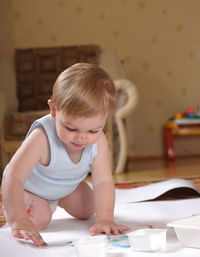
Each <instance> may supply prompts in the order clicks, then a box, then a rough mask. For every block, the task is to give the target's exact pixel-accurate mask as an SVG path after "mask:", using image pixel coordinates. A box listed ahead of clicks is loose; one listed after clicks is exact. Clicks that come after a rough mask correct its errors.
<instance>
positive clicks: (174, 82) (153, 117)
mask: <svg viewBox="0 0 200 257" xmlns="http://www.w3.org/2000/svg"><path fill="white" fill-rule="evenodd" d="M13 4H14V7H13V12H14V46H15V47H16V48H28V47H47V46H63V45H64V46H68V45H76V44H93V43H94V44H99V45H100V46H101V48H103V49H114V50H116V51H117V52H118V54H119V56H120V58H122V59H123V60H124V63H125V67H126V72H127V76H128V78H129V79H131V80H132V81H133V82H134V83H135V84H136V86H137V89H138V92H139V98H140V102H139V106H138V108H137V111H136V112H135V113H134V114H132V115H131V116H130V117H129V118H128V122H127V130H128V136H129V155H134V156H160V155H163V154H164V144H163V125H164V123H165V121H166V120H167V119H168V118H169V117H171V116H172V115H173V114H174V113H175V112H176V111H180V112H183V111H185V109H186V108H187V107H188V106H191V105H192V106H193V107H194V108H196V106H197V105H198V104H199V103H200V102H199V94H200V87H199V82H200V80H199V68H200V63H199V59H200V57H199V54H200V53H199V50H200V33H199V25H200V15H199V10H200V1H199V0H185V1H183V0H101V1H94V0H54V1H49V0H42V1H41V0H34V1H33V0H32V1H31V0H29V1H27V0H13ZM176 144H177V145H176V147H177V152H178V153H179V154H185V153H187V154H190V153H199V152H200V149H199V147H198V145H199V143H198V140H197V138H194V139H191V140H190V139H185V140H177V142H176Z"/></svg>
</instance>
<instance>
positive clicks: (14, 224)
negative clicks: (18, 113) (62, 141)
mask: <svg viewBox="0 0 200 257" xmlns="http://www.w3.org/2000/svg"><path fill="white" fill-rule="evenodd" d="M47 153H48V144H47V139H46V136H45V134H44V131H43V130H41V129H35V130H34V131H33V132H32V133H31V134H30V136H29V137H28V138H27V139H26V140H25V141H24V143H23V144H22V145H21V147H20V148H19V149H18V150H17V152H16V153H15V155H14V156H13V158H12V159H11V161H10V163H9V165H8V168H7V170H6V173H5V175H4V177H3V180H2V197H3V206H4V210H5V214H6V219H7V222H8V223H9V225H10V226H11V229H12V232H13V235H14V236H16V237H20V236H21V237H24V238H25V237H26V233H27V232H29V231H31V232H33V231H34V233H36V232H37V230H36V229H35V227H34V225H33V224H32V222H31V221H30V220H29V218H28V214H27V211H26V209H25V203H24V188H23V185H24V182H25V181H26V179H27V177H28V175H29V173H30V171H31V170H32V168H33V167H34V166H35V165H36V164H37V163H38V162H42V161H44V159H45V158H46V159H47V158H48V156H44V155H47ZM23 231H25V232H23Z"/></svg>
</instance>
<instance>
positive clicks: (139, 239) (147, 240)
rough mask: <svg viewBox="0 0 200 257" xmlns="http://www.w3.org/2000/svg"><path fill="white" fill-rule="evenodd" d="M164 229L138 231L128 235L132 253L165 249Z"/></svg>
mask: <svg viewBox="0 0 200 257" xmlns="http://www.w3.org/2000/svg"><path fill="white" fill-rule="evenodd" d="M166 232H167V230H166V229H148V228H147V229H138V230H135V231H132V232H130V233H128V234H127V235H128V238H129V242H130V245H131V249H132V250H133V251H144V252H146V251H150V252H153V251H158V250H160V249H164V248H165V247H166Z"/></svg>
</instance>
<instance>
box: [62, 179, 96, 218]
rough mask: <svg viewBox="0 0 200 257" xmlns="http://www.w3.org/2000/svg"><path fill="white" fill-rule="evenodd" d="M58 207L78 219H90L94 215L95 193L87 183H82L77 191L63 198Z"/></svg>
mask: <svg viewBox="0 0 200 257" xmlns="http://www.w3.org/2000/svg"><path fill="white" fill-rule="evenodd" d="M58 205H59V206H60V207H62V208H64V209H65V210H66V211H67V212H68V213H69V214H70V215H72V216H73V217H75V218H78V219H89V218H90V217H91V216H92V215H93V214H94V210H95V207H94V197H93V191H92V189H91V188H90V187H89V186H88V184H87V183H85V182H81V183H80V184H79V185H78V187H77V188H76V190H75V191H74V192H72V193H71V194H70V195H68V196H66V197H64V198H62V199H61V200H60V201H59V203H58Z"/></svg>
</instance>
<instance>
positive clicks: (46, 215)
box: [25, 191, 52, 230]
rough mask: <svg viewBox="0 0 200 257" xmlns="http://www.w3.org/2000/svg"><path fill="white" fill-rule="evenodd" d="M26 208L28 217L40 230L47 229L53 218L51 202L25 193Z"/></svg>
mask: <svg viewBox="0 0 200 257" xmlns="http://www.w3.org/2000/svg"><path fill="white" fill-rule="evenodd" d="M25 207H26V209H27V213H28V216H29V218H30V220H31V221H32V222H33V224H34V225H35V226H36V228H37V229H38V230H41V229H44V228H46V227H47V225H48V224H49V222H50V221H51V218H52V212H51V209H50V206H49V202H48V201H47V200H45V199H43V198H40V197H38V196H36V195H34V194H32V193H30V192H28V191H25Z"/></svg>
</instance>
